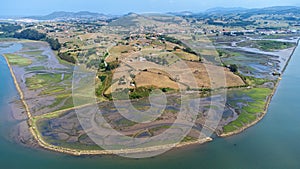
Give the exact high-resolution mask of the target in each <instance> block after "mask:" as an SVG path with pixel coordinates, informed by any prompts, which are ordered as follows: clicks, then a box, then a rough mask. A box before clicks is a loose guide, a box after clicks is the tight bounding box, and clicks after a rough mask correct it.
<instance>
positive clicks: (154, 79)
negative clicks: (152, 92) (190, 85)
mask: <svg viewBox="0 0 300 169" xmlns="http://www.w3.org/2000/svg"><path fill="white" fill-rule="evenodd" d="M134 80H135V83H136V87H150V86H155V87H157V88H172V89H179V86H178V84H177V83H176V82H175V81H173V80H171V79H170V78H169V76H166V75H164V74H161V73H156V72H148V71H144V72H140V73H138V74H137V75H136V77H135V79H134Z"/></svg>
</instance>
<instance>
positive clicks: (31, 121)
mask: <svg viewBox="0 0 300 169" xmlns="http://www.w3.org/2000/svg"><path fill="white" fill-rule="evenodd" d="M299 42H300V38H298V41H297V46H296V47H295V48H294V49H293V51H292V53H291V54H290V56H289V58H288V60H287V62H286V65H285V66H284V68H283V70H282V74H283V73H284V71H285V69H286V68H287V66H288V64H289V62H290V60H291V58H292V56H293V55H294V52H295V50H296V49H297V47H298V45H299ZM3 57H4V58H5V60H6V63H7V65H8V67H9V70H10V73H11V76H12V78H13V81H14V84H15V87H16V89H17V91H18V93H19V95H20V101H21V103H22V105H23V106H24V107H25V112H26V115H27V119H26V120H27V125H28V128H29V131H30V133H31V134H32V136H33V137H34V139H35V140H36V141H37V143H38V145H39V146H40V147H41V148H44V149H46V150H50V151H54V152H59V153H64V154H70V155H74V156H81V155H113V154H133V153H141V152H154V151H161V150H164V149H166V150H167V149H170V148H182V147H185V146H189V145H196V144H203V143H206V142H210V141H212V140H213V139H212V138H210V137H207V138H204V139H199V140H196V141H191V142H182V143H178V144H166V145H159V146H151V147H146V148H135V149H120V150H79V149H72V148H65V147H59V146H54V145H51V144H49V143H47V142H46V141H45V140H44V139H43V138H42V136H41V135H40V132H39V131H38V129H37V126H36V122H37V120H38V118H36V117H33V116H32V114H31V112H30V109H29V107H28V105H27V103H26V101H25V99H24V94H23V92H22V90H21V88H20V86H19V84H18V82H17V78H16V76H15V74H14V72H13V68H12V66H11V65H10V63H9V61H8V59H7V58H6V57H5V56H3ZM282 74H281V75H280V76H279V77H278V79H277V82H276V84H275V86H274V88H273V91H272V93H271V94H270V95H269V96H268V98H267V101H266V104H265V107H264V111H263V112H262V113H261V114H260V115H259V117H258V118H257V119H256V120H255V121H253V122H252V123H249V124H247V125H245V126H243V127H242V128H240V129H238V130H235V131H233V132H229V133H223V134H217V136H218V137H228V136H233V135H237V134H239V133H241V132H243V131H244V130H246V129H248V128H250V127H252V126H254V125H255V124H257V123H258V122H260V121H261V120H262V119H263V118H264V116H265V115H266V114H267V111H268V107H269V104H270V102H271V100H272V98H273V96H274V94H275V92H276V90H277V87H278V85H279V82H280V80H281V77H282ZM72 109H73V108H72ZM61 111H62V112H65V111H66V110H61Z"/></svg>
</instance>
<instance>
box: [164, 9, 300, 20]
mask: <svg viewBox="0 0 300 169" xmlns="http://www.w3.org/2000/svg"><path fill="white" fill-rule="evenodd" d="M186 13H188V15H186ZM288 13H292V14H300V7H297V6H273V7H266V8H253V9H247V8H239V7H236V8H223V7H217V8H211V9H208V10H206V11H204V12H200V13H192V12H177V13H168V14H171V15H175V16H192V17H195V16H196V17H203V18H205V17H209V16H221V15H229V14H233V15H240V16H241V17H242V18H249V17H251V16H253V15H261V14H266V15H270V14H279V15H281V14H288Z"/></svg>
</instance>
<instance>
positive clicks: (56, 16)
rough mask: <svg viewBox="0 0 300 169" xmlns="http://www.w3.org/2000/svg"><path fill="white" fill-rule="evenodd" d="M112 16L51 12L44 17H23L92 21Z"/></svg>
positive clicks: (92, 13)
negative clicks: (90, 19)
mask: <svg viewBox="0 0 300 169" xmlns="http://www.w3.org/2000/svg"><path fill="white" fill-rule="evenodd" d="M111 17H112V16H109V15H104V14H100V13H94V12H88V11H80V12H64V11H59V12H53V13H51V14H49V15H45V16H30V17H25V18H29V19H35V20H60V19H83V18H86V19H89V18H94V19H109V18H111Z"/></svg>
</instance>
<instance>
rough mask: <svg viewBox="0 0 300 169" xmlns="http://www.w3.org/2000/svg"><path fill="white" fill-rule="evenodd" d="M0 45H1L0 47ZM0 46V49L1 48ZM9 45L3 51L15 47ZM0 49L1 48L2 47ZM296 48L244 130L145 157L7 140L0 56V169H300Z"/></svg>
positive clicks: (7, 95)
mask: <svg viewBox="0 0 300 169" xmlns="http://www.w3.org/2000/svg"><path fill="white" fill-rule="evenodd" d="M1 48H3V47H1ZM1 48H0V49H1ZM18 49H19V47H18V45H15V46H11V47H10V48H9V49H6V52H14V51H16V50H18ZM2 51H3V49H2ZM1 53H3V52H1V51H0V55H1ZM299 97H300V47H298V48H297V49H296V51H295V53H294V55H293V56H292V59H291V61H290V63H289V66H288V67H287V69H286V72H285V73H284V75H283V77H282V80H281V82H280V84H279V86H278V88H277V91H276V93H275V95H274V97H273V99H272V101H271V104H270V107H269V110H268V113H267V115H266V116H265V118H264V119H263V120H262V121H261V122H260V123H258V124H257V125H255V126H254V127H251V128H250V129H248V130H246V131H245V132H243V133H241V134H239V135H236V136H232V137H229V138H216V139H215V140H214V141H213V142H211V143H207V144H204V145H194V146H190V147H186V148H181V149H176V150H172V151H169V152H167V153H165V154H163V155H160V156H157V157H154V158H148V159H126V158H121V157H116V156H97V157H95V156H94V157H90V156H85V157H73V156H69V155H64V154H59V153H54V152H49V151H45V150H36V149H30V148H26V147H23V146H22V145H19V144H16V143H14V142H13V141H11V140H10V139H9V135H10V131H11V129H12V128H13V127H14V126H15V125H17V123H18V122H17V121H14V120H12V118H10V113H11V112H10V111H11V110H10V107H9V102H11V101H13V100H16V99H17V98H18V93H17V91H16V88H15V86H14V83H13V80H12V77H11V75H10V72H9V69H8V67H7V65H6V62H5V60H4V58H3V57H2V56H0V110H1V111H0V168H1V169H108V168H114V169H118V168H122V169H126V168H128V169H133V168H147V169H153V168H155V169H160V168H161V169H168V168H170V169H193V168H195V169H201V168H207V169H213V168H216V169H221V168H222V169H256V168H257V169H260V168H261V169H268V168H272V169H277V168H278V169H283V168H284V169H285V168H300V161H299V158H300V145H299V143H300V99H299Z"/></svg>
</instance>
